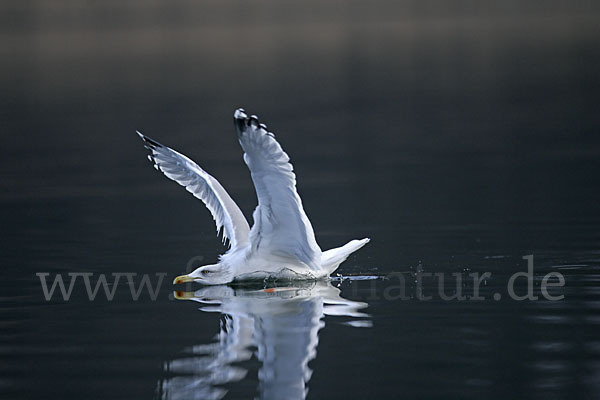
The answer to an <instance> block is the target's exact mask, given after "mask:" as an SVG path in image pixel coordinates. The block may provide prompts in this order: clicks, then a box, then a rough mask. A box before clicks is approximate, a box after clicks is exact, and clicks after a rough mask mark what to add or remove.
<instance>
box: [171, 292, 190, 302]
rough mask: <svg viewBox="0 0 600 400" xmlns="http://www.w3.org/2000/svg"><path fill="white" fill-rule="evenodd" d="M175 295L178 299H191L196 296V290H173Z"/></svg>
mask: <svg viewBox="0 0 600 400" xmlns="http://www.w3.org/2000/svg"><path fill="white" fill-rule="evenodd" d="M173 297H175V298H176V299H177V300H189V299H193V298H194V292H184V291H183V290H177V291H175V292H173Z"/></svg>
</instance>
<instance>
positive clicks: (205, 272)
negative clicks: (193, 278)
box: [202, 269, 210, 275]
mask: <svg viewBox="0 0 600 400" xmlns="http://www.w3.org/2000/svg"><path fill="white" fill-rule="evenodd" d="M208 274H210V271H209V270H207V269H203V270H202V275H208Z"/></svg>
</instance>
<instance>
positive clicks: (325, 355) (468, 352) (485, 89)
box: [0, 0, 600, 399]
mask: <svg viewBox="0 0 600 400" xmlns="http://www.w3.org/2000/svg"><path fill="white" fill-rule="evenodd" d="M305 4H306V5H303V6H300V5H299V4H291V3H288V2H285V3H284V2H274V1H268V0H267V1H261V2H257V3H255V4H253V5H250V4H238V3H237V2H233V1H225V2H187V1H174V2H161V1H157V2H151V3H147V2H142V1H129V2H100V3H97V4H96V3H87V2H86V3H81V4H80V3H77V2H70V1H62V0H61V1H53V2H42V1H37V2H36V1H33V2H27V3H22V2H16V1H15V2H12V1H8V2H3V3H2V4H1V5H0V21H1V23H0V52H1V54H2V63H0V71H1V74H0V88H1V89H2V96H1V99H0V104H1V107H0V122H1V129H0V132H1V135H2V157H1V158H0V166H1V168H0V226H1V229H0V239H1V242H0V243H1V245H0V246H1V247H0V249H1V252H0V254H1V256H0V262H1V265H2V269H1V270H2V279H1V280H0V290H1V291H0V293H1V294H0V296H1V299H2V303H1V304H2V306H1V309H0V314H1V316H2V318H1V319H0V360H1V362H0V368H1V374H0V393H1V394H2V395H3V397H5V398H10V399H30V398H56V399H59V398H75V397H77V398H84V399H105V398H128V399H141V398H148V399H193V398H197V399H217V398H222V397H223V396H224V398H225V399H245V398H263V399H292V398H303V397H306V398H309V399H322V398H327V399H335V398H340V399H348V398H394V399H395V398H400V397H402V398H408V399H412V398H416V399H433V398H443V399H454V398H456V399H475V398H478V399H480V398H486V399H506V398H531V399H538V398H539V399H555V398H556V399H593V398H598V397H599V396H600V335H599V333H600V285H599V283H600V230H599V229H598V227H599V224H600V203H599V202H598V195H599V194H600V191H599V190H598V187H599V185H598V184H599V183H600V182H599V180H598V171H599V170H600V169H599V168H600V136H598V127H599V126H600V117H599V115H600V114H599V113H598V104H600V95H599V93H600V91H599V90H600V74H599V73H598V71H600V62H599V61H600V46H599V39H600V29H599V27H598V24H597V21H598V17H599V14H600V10H599V9H598V7H597V6H592V5H591V4H590V3H589V2H581V3H577V2H569V3H565V2H558V1H557V2H554V1H545V2H537V1H526V2H521V1H519V2H517V1H514V2H513V1H508V2H487V1H485V2H477V3H476V4H474V3H471V2H466V1H457V2H451V3H449V2H448V3H446V2H434V1H414V2H384V1H380V2H375V3H369V5H368V6H367V5H366V3H365V4H362V3H359V2H344V3H341V2H328V3H326V4H321V3H320V2H309V3H305ZM239 106H243V107H245V108H246V109H247V110H248V111H250V112H253V113H257V114H259V115H260V116H261V118H262V119H264V120H265V121H266V122H267V123H268V124H269V127H270V129H272V130H273V131H274V132H276V133H277V137H278V139H279V140H280V142H281V143H282V145H283V146H284V148H285V149H286V150H287V152H288V153H289V154H290V156H291V157H292V161H293V163H294V166H295V169H296V172H297V174H298V187H299V191H300V194H301V196H302V198H303V201H304V205H305V209H306V211H307V213H308V215H309V217H310V218H311V220H312V222H313V226H314V228H315V231H316V236H317V240H318V241H319V244H320V245H321V247H322V248H324V249H328V248H331V247H336V246H339V245H341V244H343V243H345V242H346V241H348V240H350V239H353V238H361V237H366V236H368V237H371V239H372V241H371V243H370V244H369V245H368V246H366V247H365V248H363V249H362V250H360V251H359V252H358V253H356V254H355V255H353V256H352V257H351V258H350V259H349V260H348V261H347V262H346V263H344V264H343V265H342V267H341V268H340V270H339V272H340V273H341V274H342V275H344V276H357V275H360V276H366V275H368V276H372V277H376V278H377V279H370V280H357V279H340V278H338V279H336V280H334V281H332V282H331V283H307V284H302V285H300V284H296V285H289V284H287V283H281V282H279V283H276V284H273V283H267V286H260V285H259V286H252V287H246V286H244V287H229V286H226V287H215V288H202V287H201V286H198V285H187V286H185V285H184V286H183V287H181V288H175V287H173V286H172V285H171V280H172V278H173V277H174V276H176V275H179V274H181V273H184V272H186V268H188V267H189V266H197V265H200V264H202V263H212V262H214V260H215V259H216V257H217V255H218V254H220V253H221V252H222V251H223V250H224V248H223V247H222V246H221V245H220V244H219V241H218V240H217V239H216V237H215V235H214V225H213V222H212V219H211V217H210V215H209V213H208V212H207V211H206V210H205V209H204V206H203V205H202V204H201V203H200V202H199V201H197V200H195V199H194V198H192V197H191V196H189V195H188V194H187V193H186V192H185V191H184V190H183V189H181V188H180V187H178V186H177V185H175V184H173V183H172V182H169V181H168V180H167V179H165V178H164V177H162V176H161V175H160V174H159V173H157V172H156V171H154V170H153V169H152V168H151V165H150V164H149V163H148V161H147V160H146V158H145V152H144V149H143V147H142V145H141V143H140V141H139V139H138V137H137V136H136V135H135V129H139V130H141V131H143V132H144V133H146V134H148V135H150V136H151V137H154V138H156V139H158V140H160V141H161V142H163V143H165V144H167V145H169V146H172V147H174V148H175V149H178V150H180V151H182V152H184V153H186V154H187V155H189V156H190V157H192V158H193V159H195V160H196V161H198V162H199V163H200V164H201V165H202V166H203V167H204V168H205V169H206V170H208V171H209V172H210V173H212V174H213V175H215V176H216V177H217V178H218V179H219V180H220V181H221V182H222V183H223V185H224V186H225V187H226V188H227V190H228V191H229V192H230V194H231V195H232V197H233V198H234V199H235V200H236V201H237V202H238V203H239V205H240V207H241V208H242V210H243V211H244V212H245V213H246V215H247V217H248V218H251V212H252V210H253V208H254V207H255V205H256V199H255V195H254V192H253V188H252V185H251V181H250V177H249V173H248V172H247V170H246V168H245V165H244V164H243V162H242V159H241V150H240V148H239V146H238V144H237V143H236V139H235V134H234V131H233V126H232V124H231V114H232V112H233V110H234V109H235V108H236V107H239ZM529 254H532V255H533V256H534V282H533V283H534V286H533V288H534V291H535V295H537V296H540V297H541V294H540V293H541V292H540V285H541V283H542V280H543V277H544V276H545V275H546V274H547V273H550V272H560V273H561V274H562V275H563V276H564V278H565V285H564V287H561V288H554V289H552V290H550V294H552V295H564V299H563V300H560V301H548V300H545V299H543V298H540V299H539V300H537V301H515V300H511V299H510V298H509V296H508V294H507V284H508V281H509V278H510V276H511V275H512V274H513V273H515V272H518V271H526V270H527V263H526V261H525V260H524V259H522V257H523V256H525V255H529ZM39 272H46V273H49V274H50V278H49V279H53V278H54V276H56V274H63V276H64V278H65V280H67V281H68V275H67V274H68V273H91V274H92V275H91V282H92V285H94V284H95V283H96V282H97V280H98V278H99V276H100V274H107V275H108V278H109V281H110V282H113V281H114V279H116V278H114V276H113V275H111V274H114V273H136V274H137V275H136V276H134V277H132V279H134V281H135V282H136V284H137V283H138V282H140V280H141V278H142V276H143V274H149V277H150V278H151V279H150V280H151V282H152V283H153V285H154V286H156V283H157V280H158V275H156V274H164V273H166V275H164V276H163V282H162V285H161V286H160V289H159V290H158V293H157V295H156V299H155V300H152V298H151V296H150V294H149V293H148V292H147V291H143V292H142V293H141V294H140V296H139V298H138V300H137V301H134V300H133V299H132V295H131V291H130V287H129V285H128V284H127V280H126V278H124V277H123V278H122V280H121V281H119V283H118V285H117V286H116V291H115V293H114V298H113V300H112V301H108V300H107V299H106V296H105V295H104V293H103V292H102V291H100V292H99V294H98V295H97V297H96V299H95V300H94V301H90V300H89V298H88V295H87V294H86V289H85V285H84V284H83V278H81V277H79V278H77V279H79V280H78V281H76V284H75V285H74V286H73V291H72V294H71V297H70V299H69V301H64V300H62V299H61V298H60V296H59V295H58V294H57V293H58V292H57V293H55V295H54V297H53V299H52V300H50V301H46V300H45V298H44V294H43V291H42V286H41V284H40V279H39V278H38V276H36V273H39ZM485 272H489V273H490V274H491V276H489V277H487V278H486V279H485V281H484V282H482V284H481V288H480V292H481V293H480V295H481V296H484V297H485V298H486V300H465V301H458V300H450V301H444V300H442V299H441V298H440V296H439V295H438V292H439V289H438V280H436V279H433V278H432V277H425V278H423V280H422V284H419V283H418V282H417V280H418V279H417V278H418V276H419V274H420V273H444V274H445V275H444V276H445V277H446V280H445V282H444V290H445V292H444V293H447V294H448V295H450V294H452V293H453V292H454V291H456V290H457V287H458V288H459V289H458V290H460V291H462V292H463V293H464V294H471V295H472V292H473V282H472V280H470V279H471V278H470V277H469V276H470V275H469V274H472V273H478V274H483V273H485ZM453 273H454V274H457V275H454V276H453V275H451V274H453ZM457 276H460V279H462V281H461V282H459V285H458V286H457V285H456V280H457ZM382 277H387V279H381V278H382ZM402 280H404V285H403V287H404V295H405V296H404V298H400V294H401V290H400V288H399V286H400V283H401V281H402ZM265 287H266V288H268V289H269V290H267V291H265V290H264V289H265ZM175 289H178V290H180V292H176V293H174V290H175ZM270 289H273V290H270ZM526 290H527V287H526V280H525V279H524V278H523V279H518V280H517V281H516V292H517V293H518V294H523V293H525V292H526ZM496 293H500V294H501V299H500V300H497V301H496V300H494V297H493V295H494V294H496ZM424 296H432V299H431V300H424V299H423V297H424Z"/></svg>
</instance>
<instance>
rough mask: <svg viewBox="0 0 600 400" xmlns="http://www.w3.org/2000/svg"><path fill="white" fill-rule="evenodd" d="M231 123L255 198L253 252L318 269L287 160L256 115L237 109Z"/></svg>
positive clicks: (316, 254) (308, 226)
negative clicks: (290, 260)
mask: <svg viewBox="0 0 600 400" xmlns="http://www.w3.org/2000/svg"><path fill="white" fill-rule="evenodd" d="M234 122H235V126H236V129H237V132H238V137H239V141H240V144H241V146H242V148H243V149H244V152H245V153H244V161H245V162H246V164H247V165H248V168H249V169H250V173H251V175H252V181H253V182H254V187H255V188H256V194H257V196H258V207H256V210H255V211H254V214H253V216H254V225H253V226H252V230H251V231H250V244H251V245H252V250H253V251H254V252H256V253H258V254H260V255H261V256H263V257H270V258H283V259H294V258H295V259H297V260H299V261H301V262H303V263H304V264H306V265H307V266H308V267H310V269H312V270H318V269H319V268H320V262H321V249H320V248H319V246H318V245H317V241H316V240H315V234H314V232H313V228H312V225H311V224H310V221H309V220H308V217H307V216H306V213H305V212H304V209H303V208H302V200H300V196H298V192H297V191H296V175H295V174H294V172H293V167H292V164H291V163H290V162H289V161H290V158H289V157H288V155H287V154H286V153H285V152H284V151H283V149H282V148H281V145H280V144H279V143H278V142H277V140H275V135H273V133H271V132H269V131H267V129H266V126H265V125H261V124H260V123H259V121H258V118H256V117H255V116H251V117H248V116H247V115H246V113H245V112H244V111H243V110H242V109H238V110H236V112H235V113H234Z"/></svg>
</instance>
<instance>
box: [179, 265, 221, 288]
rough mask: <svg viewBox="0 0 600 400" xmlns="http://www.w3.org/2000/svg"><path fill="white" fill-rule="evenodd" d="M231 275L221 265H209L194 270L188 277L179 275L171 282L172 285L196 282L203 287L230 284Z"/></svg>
mask: <svg viewBox="0 0 600 400" xmlns="http://www.w3.org/2000/svg"><path fill="white" fill-rule="evenodd" d="M231 279H232V275H231V272H230V271H229V268H227V267H226V266H225V265H223V264H210V265H204V266H202V267H199V268H196V269H195V270H194V271H193V272H192V273H190V274H188V275H180V276H178V277H177V278H175V279H174V280H173V284H174V285H177V284H179V283H186V282H198V283H201V284H203V285H222V284H224V283H229V282H231Z"/></svg>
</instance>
